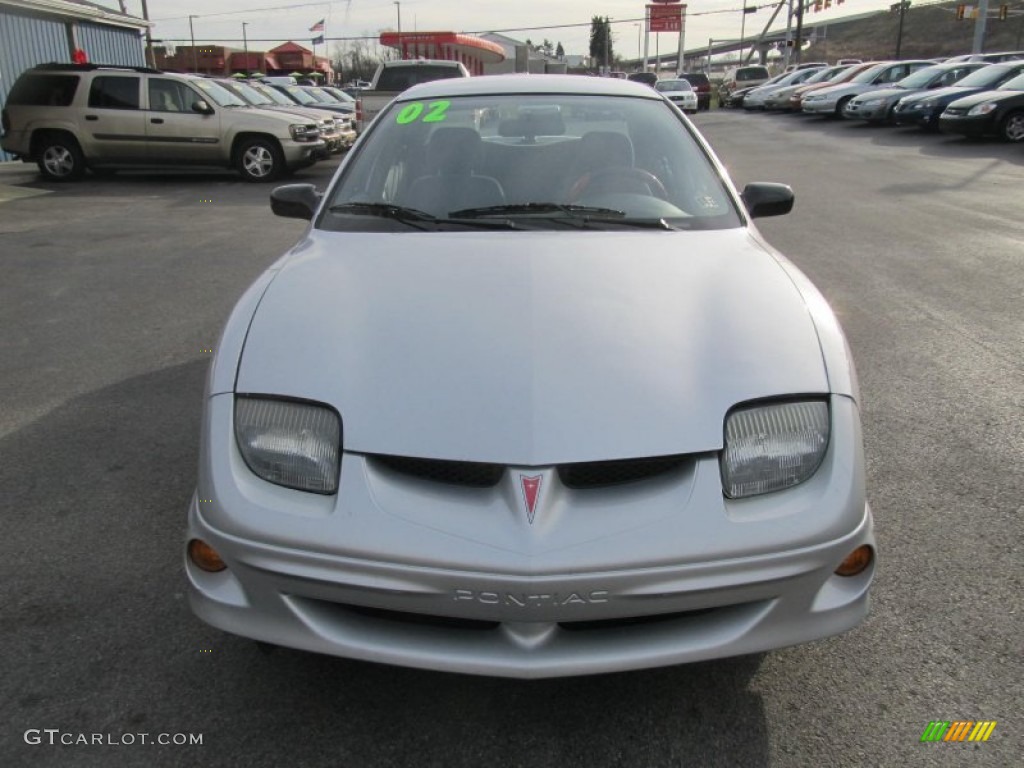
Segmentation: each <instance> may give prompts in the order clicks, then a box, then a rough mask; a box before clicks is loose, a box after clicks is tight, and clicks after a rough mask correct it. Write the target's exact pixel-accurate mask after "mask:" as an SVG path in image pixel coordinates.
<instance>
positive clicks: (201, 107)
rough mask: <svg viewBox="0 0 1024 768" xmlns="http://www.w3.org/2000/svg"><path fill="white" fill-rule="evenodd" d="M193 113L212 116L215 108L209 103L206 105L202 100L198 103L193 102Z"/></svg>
mask: <svg viewBox="0 0 1024 768" xmlns="http://www.w3.org/2000/svg"><path fill="white" fill-rule="evenodd" d="M192 111H193V112H198V113H199V114H200V115H212V114H213V107H211V106H210V105H209V104H208V103H206V102H205V101H203V100H202V99H199V100H198V101H193V102H192Z"/></svg>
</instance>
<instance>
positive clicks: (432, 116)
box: [395, 101, 452, 125]
mask: <svg viewBox="0 0 1024 768" xmlns="http://www.w3.org/2000/svg"><path fill="white" fill-rule="evenodd" d="M451 105H452V103H451V102H450V101H432V102H430V103H429V104H424V103H423V102H422V101H414V102H412V103H411V104H406V105H405V106H404V107H402V111H401V112H399V113H398V117H396V118H395V122H396V123H398V124H399V125H408V124H409V123H415V122H416V121H417V120H419V119H420V117H421V116H422V117H423V120H422V122H424V123H440V122H442V121H443V120H447V119H448V114H447V113H448V107H450V106H451ZM424 109H426V111H427V113H426V114H425V115H424V114H423V111H424Z"/></svg>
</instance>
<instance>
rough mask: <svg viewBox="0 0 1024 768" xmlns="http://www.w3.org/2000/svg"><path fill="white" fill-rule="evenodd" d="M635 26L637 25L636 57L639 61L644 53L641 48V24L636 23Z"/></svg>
mask: <svg viewBox="0 0 1024 768" xmlns="http://www.w3.org/2000/svg"><path fill="white" fill-rule="evenodd" d="M633 26H634V27H636V58H637V61H639V60H640V57H641V56H642V55H643V53H642V52H641V49H640V25H639V24H634V25H633Z"/></svg>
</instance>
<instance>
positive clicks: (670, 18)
mask: <svg viewBox="0 0 1024 768" xmlns="http://www.w3.org/2000/svg"><path fill="white" fill-rule="evenodd" d="M685 12H686V5H685V4H683V3H674V4H672V5H648V6H647V29H648V31H650V32H679V31H680V30H682V28H683V13H685Z"/></svg>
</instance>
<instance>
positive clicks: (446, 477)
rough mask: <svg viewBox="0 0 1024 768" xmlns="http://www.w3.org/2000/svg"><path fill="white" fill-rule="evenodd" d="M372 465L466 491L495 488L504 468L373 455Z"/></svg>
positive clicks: (482, 464)
mask: <svg viewBox="0 0 1024 768" xmlns="http://www.w3.org/2000/svg"><path fill="white" fill-rule="evenodd" d="M373 459H374V461H376V462H377V463H379V464H383V465H384V466H385V467H387V468H388V469H391V470H393V471H395V472H401V473H402V474H403V475H411V476H412V477H418V478H420V479H421V480H432V481H433V482H435V483H447V484H448V485H464V486H468V487H470V488H491V487H493V486H495V485H497V484H498V482H499V481H500V480H501V475H502V473H503V472H504V471H505V468H504V467H503V466H501V465H500V464H484V463H482V462H478V461H446V460H443V459H416V458H411V457H407V456H384V455H379V454H378V455H376V456H374V457H373Z"/></svg>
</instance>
